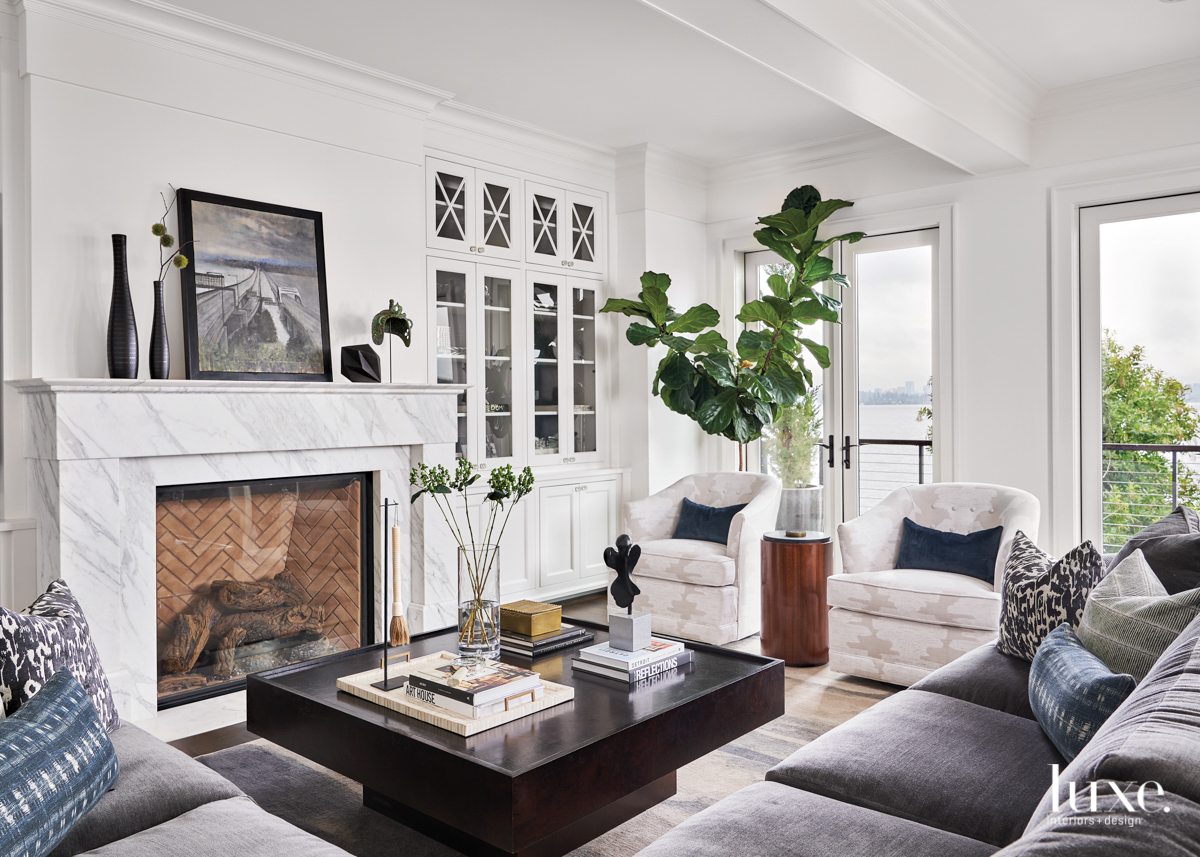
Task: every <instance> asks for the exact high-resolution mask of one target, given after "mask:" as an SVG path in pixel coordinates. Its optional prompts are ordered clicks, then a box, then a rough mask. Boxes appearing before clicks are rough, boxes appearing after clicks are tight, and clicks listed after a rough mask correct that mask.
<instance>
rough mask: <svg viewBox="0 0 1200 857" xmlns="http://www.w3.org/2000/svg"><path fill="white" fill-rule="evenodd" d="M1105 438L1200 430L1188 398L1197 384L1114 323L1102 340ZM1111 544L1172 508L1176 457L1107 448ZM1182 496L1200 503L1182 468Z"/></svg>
mask: <svg viewBox="0 0 1200 857" xmlns="http://www.w3.org/2000/svg"><path fill="white" fill-rule="evenodd" d="M1101 383H1102V389H1103V418H1102V419H1103V423H1102V425H1103V432H1104V442H1105V443H1136V444H1186V443H1191V442H1192V440H1193V439H1194V438H1195V437H1196V435H1197V433H1198V432H1200V413H1198V412H1197V411H1196V409H1195V408H1194V407H1192V405H1190V404H1189V403H1188V401H1187V398H1188V393H1189V392H1190V388H1188V387H1187V385H1185V384H1182V383H1180V382H1179V381H1177V380H1176V379H1174V378H1172V377H1170V376H1169V375H1167V374H1166V373H1164V372H1163V371H1162V370H1160V369H1156V368H1154V367H1153V366H1151V365H1150V363H1149V361H1148V360H1147V359H1146V351H1145V349H1144V348H1143V347H1142V346H1140V345H1135V346H1133V347H1132V348H1130V349H1128V350H1127V349H1124V348H1122V347H1121V345H1120V344H1119V343H1118V342H1117V341H1116V340H1115V339H1114V338H1113V336H1112V333H1111V332H1109V331H1107V330H1106V331H1105V332H1104V343H1103V376H1102V382H1101ZM1103 462H1104V474H1103V491H1104V550H1105V551H1108V552H1112V551H1115V550H1119V549H1120V547H1121V546H1122V545H1124V544H1125V542H1127V541H1128V540H1129V538H1130V537H1131V536H1133V535H1134V534H1135V533H1137V532H1138V530H1140V529H1142V527H1144V526H1146V525H1147V524H1149V523H1152V522H1153V521H1155V520H1157V519H1158V518H1161V517H1162V516H1163V515H1165V514H1167V513H1168V512H1170V511H1171V459H1170V456H1169V455H1164V454H1163V453H1158V452H1147V451H1134V450H1106V451H1105V452H1104V455H1103ZM1178 493H1179V502H1180V503H1182V504H1184V505H1186V506H1193V507H1195V506H1196V505H1197V504H1198V503H1200V484H1198V483H1197V480H1196V476H1195V474H1194V473H1193V472H1192V471H1191V470H1189V469H1187V468H1186V467H1182V466H1181V467H1180V468H1179V491H1178Z"/></svg>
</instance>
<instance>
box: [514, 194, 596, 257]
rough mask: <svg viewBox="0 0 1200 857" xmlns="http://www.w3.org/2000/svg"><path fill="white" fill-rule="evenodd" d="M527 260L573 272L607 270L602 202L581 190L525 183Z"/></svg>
mask: <svg viewBox="0 0 1200 857" xmlns="http://www.w3.org/2000/svg"><path fill="white" fill-rule="evenodd" d="M525 211H526V215H527V217H528V220H527V222H526V226H525V233H526V235H527V236H528V237H527V239H526V242H525V261H526V262H530V263H533V264H537V265H551V266H553V267H558V268H563V269H566V270H568V271H570V272H571V273H600V272H602V271H603V270H604V248H603V239H604V237H605V235H604V229H603V222H604V221H603V213H602V210H601V200H600V198H599V197H597V196H592V195H590V194H586V193H580V192H578V191H573V190H566V189H563V188H557V187H552V186H550V185H546V184H541V183H539V182H532V181H527V182H525Z"/></svg>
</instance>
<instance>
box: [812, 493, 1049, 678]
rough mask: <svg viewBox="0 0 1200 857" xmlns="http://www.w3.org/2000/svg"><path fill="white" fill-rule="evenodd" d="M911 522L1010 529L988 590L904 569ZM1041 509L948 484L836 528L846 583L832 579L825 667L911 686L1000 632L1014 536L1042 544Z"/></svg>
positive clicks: (1024, 497) (1021, 496) (954, 528)
mask: <svg viewBox="0 0 1200 857" xmlns="http://www.w3.org/2000/svg"><path fill="white" fill-rule="evenodd" d="M905 518H911V519H912V520H913V521H915V522H916V523H918V524H920V525H921V526H924V527H932V528H934V529H938V530H943V531H947V532H953V533H962V534H967V533H974V532H978V531H979V530H986V529H989V528H991V527H996V526H1001V527H1003V528H1004V533H1003V537H1002V538H1001V540H1000V550H999V551H998V553H997V556H996V574H995V579H994V581H993V582H992V583H990V584H989V583H987V582H985V581H982V580H976V579H974V578H970V577H966V576H965V575H961V574H952V573H950V572H944V571H929V570H924V569H898V568H896V560H897V558H898V557H899V555H900V534H901V530H902V527H901V525H902V523H903V521H904V519H905ZM1040 519H1041V504H1040V503H1039V502H1038V499H1037V498H1036V497H1034V496H1033V495H1032V494H1030V493H1028V492H1026V491H1021V490H1019V489H1016V488H1007V487H1005V486H1003V485H986V484H981V483H971V482H943V483H935V484H931V485H911V486H908V487H906V488H898V489H897V490H895V491H893V492H892V493H891V494H889V495H888V496H887V497H885V498H884V499H883V500H882V501H881V502H880V503H879V505H877V506H876V507H875V508H873V509H871V510H870V511H868V512H867V513H865V514H863V515H861V516H859V517H858V518H855V519H854V520H852V521H847V522H846V523H844V524H841V525H839V526H838V547H839V549H840V552H841V560H842V573H840V574H835V575H833V576H832V577H830V578H829V585H828V592H829V595H828V597H829V605H830V607H831V608H832V609H831V610H830V612H829V665H830V667H831V668H832V669H835V670H838V671H839V672H844V673H849V674H851V675H858V676H863V677H865V678H872V679H878V680H880V681H887V682H891V683H893V684H901V685H905V686H907V685H910V684H912V683H913V682H915V681H917V680H919V679H921V678H923V677H924V676H926V675H928V674H929V673H931V672H933V671H934V670H935V669H937V668H938V667H941V666H945V665H946V664H948V663H950V662H951V661H953V660H954V659H955V658H957V657H959V656H960V655H963V654H965V653H966V652H968V651H970V650H971V649H973V648H975V647H976V646H979V645H981V644H983V643H986V642H988V641H989V640H991V639H993V638H994V637H995V636H996V635H997V634H998V632H999V621H1000V589H1001V585H1002V583H1003V576H1004V563H1005V560H1006V559H1007V558H1008V553H1009V550H1010V549H1011V548H1012V543H1013V538H1014V537H1015V536H1016V533H1017V530H1018V529H1019V530H1021V531H1023V532H1024V533H1025V534H1026V535H1028V536H1029V537H1030V538H1031V539H1036V538H1037V531H1038V523H1039V521H1040Z"/></svg>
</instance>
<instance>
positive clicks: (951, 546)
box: [896, 518, 1004, 583]
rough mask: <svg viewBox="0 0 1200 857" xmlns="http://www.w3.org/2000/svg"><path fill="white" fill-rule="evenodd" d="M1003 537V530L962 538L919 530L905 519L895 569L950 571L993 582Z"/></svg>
mask: <svg viewBox="0 0 1200 857" xmlns="http://www.w3.org/2000/svg"><path fill="white" fill-rule="evenodd" d="M1003 535H1004V527H992V528H991V529H990V530H980V531H979V532H977V533H969V534H967V535H965V536H964V535H960V534H959V533H947V532H944V531H942V530H934V529H930V528H929V527H922V526H921V525H920V524H918V523H917V522H916V521H914V520H912V519H911V518H905V519H904V530H903V532H901V534H900V558H899V559H898V560H896V568H923V569H927V570H929V571H952V572H954V573H955V574H965V575H967V577H977V578H979V579H980V580H983V581H986V582H988V583H991V582H993V581H994V580H995V579H996V554H997V553H999V552H1000V538H1001V536H1003Z"/></svg>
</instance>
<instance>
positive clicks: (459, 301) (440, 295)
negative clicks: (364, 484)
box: [430, 259, 474, 458]
mask: <svg viewBox="0 0 1200 857" xmlns="http://www.w3.org/2000/svg"><path fill="white" fill-rule="evenodd" d="M430 265H431V267H432V269H433V270H432V277H433V283H434V316H435V322H434V323H435V326H436V330H435V331H434V336H433V337H431V339H432V340H433V343H432V344H433V352H434V354H433V358H434V360H435V361H436V365H437V383H439V384H470V383H473V379H472V373H471V371H470V368H469V364H468V357H469V356H470V355H469V345H468V337H467V333H468V331H469V330H470V327H471V326H470V324H469V316H468V296H469V295H470V292H471V284H472V281H473V280H474V266H473V265H470V264H463V263H456V262H450V261H447V260H445V259H430ZM467 392H468V391H466V390H464V391H462V392H461V393H459V394H458V440H457V442H456V443H455V445H454V453H455V455H457V456H458V457H459V458H462V457H463V456H468V457H470V456H471V455H472V454H473V453H474V451H473V450H471V449H470V448H469V446H468V437H469V436H470V431H469V425H470V424H469V421H468V416H469V414H468V411H467V404H468V396H467Z"/></svg>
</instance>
